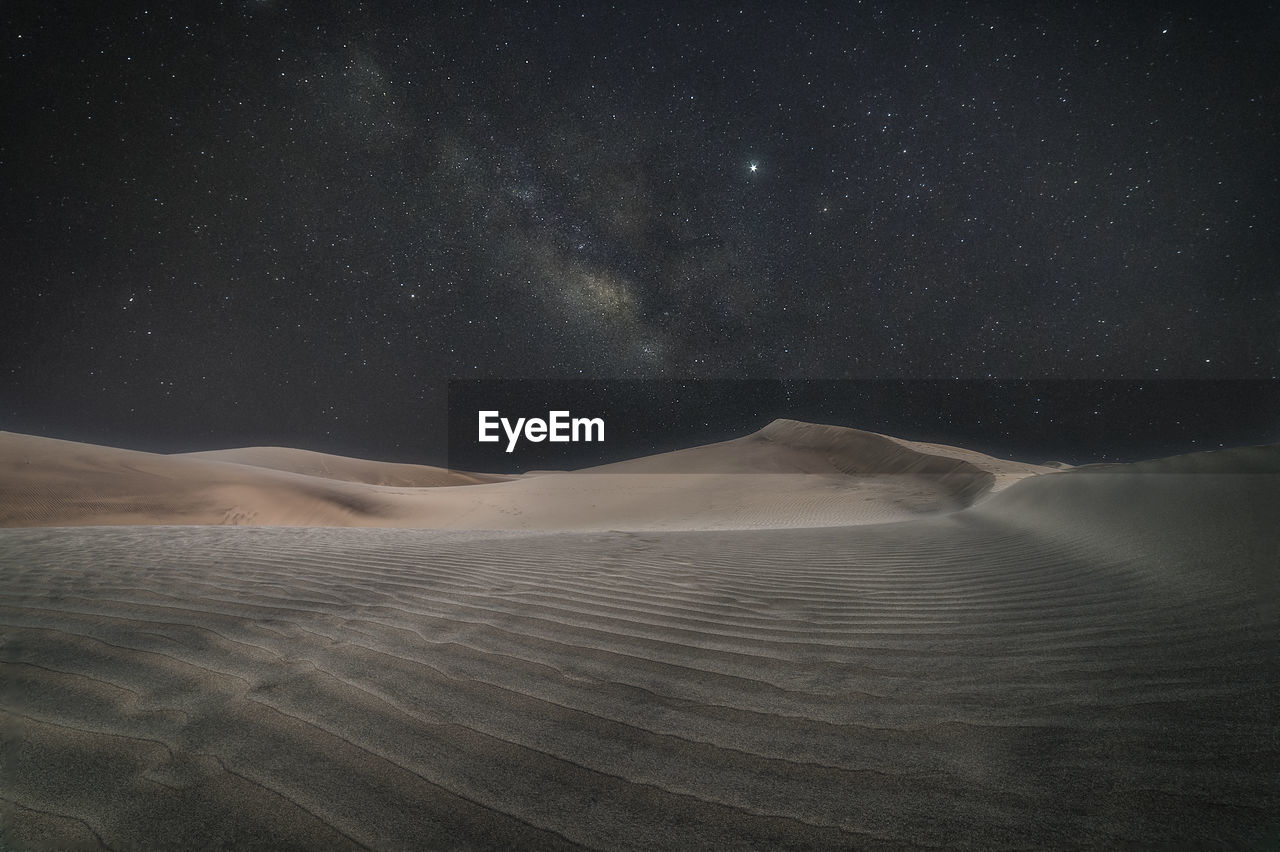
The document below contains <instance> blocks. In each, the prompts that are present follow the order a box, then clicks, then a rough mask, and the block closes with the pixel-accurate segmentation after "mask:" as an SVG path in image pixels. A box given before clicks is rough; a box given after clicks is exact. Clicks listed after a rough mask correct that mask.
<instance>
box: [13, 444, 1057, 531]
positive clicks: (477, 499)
mask: <svg viewBox="0 0 1280 852" xmlns="http://www.w3.org/2000/svg"><path fill="white" fill-rule="evenodd" d="M1050 471H1051V469H1050V468H1044V467H1037V466H1035V465H1027V464H1022V463H1020V462H1012V461H1007V460H1003V459H995V458H992V457H990V456H984V455H982V454H980V453H973V452H970V451H968V450H961V449H958V448H954V447H942V446H938V445H912V444H910V442H903V441H898V440H896V439H891V438H887V437H885V436H882V435H877V434H874V433H871V432H863V431H860V430H857V429H848V428H844V427H839V426H820V425H815V424H808V423H799V422H796V421H791V420H779V421H775V422H774V423H771V424H769V425H768V426H766V427H765V428H764V429H761V430H760V431H758V432H755V433H753V434H751V435H748V436H745V437H743V438H738V439H735V440H732V441H725V442H722V443H719V444H711V445H707V446H703V447H694V448H690V449H687V450H679V451H676V452H672V453H664V454H661V455H656V456H650V457H646V458H642V459H634V460H631V461H626V462H619V463H616V464H612V465H603V466H600V467H594V468H586V469H584V470H579V471H571V472H550V473H543V474H540V475H537V476H527V477H502V476H494V475H484V474H469V473H462V472H456V471H448V470H445V469H443V468H431V467H425V466H417V465H392V464H386V463H380V462H368V461H364V460H360V459H344V458H341V457H338V456H327V455H324V454H321V453H311V452H307V451H303V450H288V449H283V448H278V447H260V448H249V449H243V450H227V451H214V452H204V453H191V454H182V455H157V454H153V453H142V452H137V451H133V450H123V449H115V448H110V447H98V446H93V445H90V444H76V443H72V442H68V441H57V440H53V439H49V438H41V437H36V436H31V435H16V434H13V433H0V526H65V525H83V524H93V525H115V524H237V525H250V526H309V525H311V526H384V527H430V528H433V529H524V530H547V529H562V530H608V529H618V530H632V531H642V530H680V529H686V530H705V529H749V528H776V527H788V526H791V527H794V526H800V527H817V526H845V525H849V524H857V523H884V522H889V521H902V520H912V519H915V518H919V517H922V516H925V515H930V514H936V513H937V512H941V511H952V510H955V509H960V508H963V507H965V506H967V505H970V504H971V503H973V502H974V501H976V500H979V499H982V498H984V497H986V496H988V495H990V494H993V493H995V492H996V491H998V490H1000V489H1002V488H1003V487H1005V486H1007V485H1008V484H1009V483H1010V482H1012V481H1014V480H1016V479H1019V478H1024V477H1026V476H1032V475H1037V474H1041V473H1046V472H1050ZM405 480H412V482H413V483H414V487H405ZM463 483H467V484H463ZM472 483H478V484H472ZM422 486H432V487H422Z"/></svg>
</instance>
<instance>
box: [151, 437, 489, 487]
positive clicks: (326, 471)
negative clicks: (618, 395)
mask: <svg viewBox="0 0 1280 852" xmlns="http://www.w3.org/2000/svg"><path fill="white" fill-rule="evenodd" d="M176 457H177V458H183V459H205V460H207V461H218V462H232V463H233V464H242V465H249V466H250V467H265V468H268V469H270V470H283V471H287V472H289V473H302V474H306V475H307V476H318V477H320V478H321V479H336V480H338V481H340V482H364V483H367V484H369V485H406V486H410V487H413V488H434V487H440V486H447V485H475V484H477V483H481V482H505V481H507V480H508V479H510V478H511V477H509V476H503V475H500V474H492V473H471V472H469V471H463V470H449V469H448V468H443V467H433V466H431V465H425V464H399V463H396V462H381V461H370V460H368V459H356V458H349V457H347V456H335V455H332V454H330V453H317V452H314V451H312V450H297V449H292V448H290V447H241V448H238V449H234V450H205V451H204V452H199V453H178V454H176Z"/></svg>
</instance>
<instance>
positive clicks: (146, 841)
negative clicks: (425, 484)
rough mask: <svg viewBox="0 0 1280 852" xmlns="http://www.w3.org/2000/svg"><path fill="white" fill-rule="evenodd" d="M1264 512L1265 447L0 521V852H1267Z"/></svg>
mask: <svg viewBox="0 0 1280 852" xmlns="http://www.w3.org/2000/svg"><path fill="white" fill-rule="evenodd" d="M856 440H861V439H860V438H859V439H856ZM205 463H207V464H212V463H211V462H205ZM655 464H657V463H655ZM282 475H283V474H282ZM641 475H644V474H641ZM649 475H654V476H670V475H671V474H665V473H655V474H649ZM702 475H705V476H732V475H734V474H729V473H719V474H717V473H706V474H702ZM741 475H745V476H747V477H749V478H751V477H754V476H763V474H741ZM787 475H799V474H783V476H787ZM811 475H813V476H816V477H818V478H822V477H823V476H824V474H822V473H815V474H811ZM611 476H612V475H611V474H608V473H605V474H600V475H599V477H600V481H602V482H607V481H610V477H611ZM628 476H630V474H628ZM541 478H542V477H538V478H536V479H541ZM587 478H590V476H589V475H588V476H587V477H584V479H587ZM530 481H531V482H532V481H534V480H532V479H531V480H530ZM516 484H519V483H518V482H516V483H502V484H500V486H506V485H516ZM500 486H499V485H477V486H471V488H474V489H495V488H498V487H500ZM441 490H444V491H448V490H449V489H426V490H424V491H425V496H431V495H434V494H437V493H438V492H440V491H441ZM461 490H465V489H461ZM774 508H775V509H777V508H778V507H777V506H775V507H774ZM1277 518H1280V447H1259V448H1245V449H1240V450H1233V451H1225V452H1219V453H1206V454H1197V455H1194V456H1186V457H1178V458H1174V459H1166V460H1160V461H1157V462H1151V463H1144V464H1141V465H1125V466H1096V467H1085V468H1080V469H1076V470H1073V471H1070V472H1064V473H1056V474H1053V475H1051V476H1037V477H1033V478H1029V479H1027V480H1025V481H1022V482H1018V483H1016V484H1013V485H1011V486H1009V487H1007V488H1005V489H1004V490H1002V491H1001V492H1000V493H998V494H994V495H992V496H989V497H986V498H985V499H982V500H980V501H978V502H977V503H975V504H974V505H972V506H970V507H969V508H967V509H964V510H961V511H955V512H950V513H946V514H934V515H929V516H921V517H918V518H917V519H915V520H911V521H905V522H897V523H889V524H871V525H861V526H859V525H849V526H843V527H841V526H828V527H824V528H816V529H801V528H792V529H782V528H775V529H757V530H750V529H747V530H702V531H682V532H662V531H647V532H640V533H622V532H607V531H601V532H563V531H562V532H554V533H551V532H538V533H519V532H511V531H507V532H502V531H448V530H425V529H416V530H415V529H335V528H326V529H322V528H280V527H276V528H268V527H258V528H225V527H216V526H168V527H165V526H148V527H141V526H118V527H80V528H61V529H52V528H34V529H7V530H0V560H2V561H3V569H2V570H0V636H3V640H0V667H2V668H3V672H4V674H3V683H4V687H3V701H2V702H0V703H2V705H3V716H4V720H5V721H4V727H3V730H4V736H5V744H4V748H3V754H4V765H3V767H2V770H0V800H3V804H0V808H3V811H2V812H0V824H2V825H3V832H2V833H0V841H3V842H4V843H7V844H8V847H9V848H15V849H101V848H109V849H146V850H151V849H155V850H161V849H163V850H173V849H196V848H200V849H207V848H236V849H263V850H266V849H270V850H286V849H306V850H328V849H378V850H410V849H515V848H518V849H542V848H547V849H551V848H556V849H560V848H592V849H609V850H626V849H673V848H679V849H703V848H706V849H787V848H790V849H850V848H856V849H904V848H912V849H918V848H948V849H952V848H969V849H1026V848H1096V849H1114V848H1232V849H1236V848H1256V849H1265V848H1270V847H1272V846H1274V843H1275V841H1276V839H1277V838H1278V837H1280V817H1278V816H1277V814H1280V740H1277V739H1276V737H1275V731H1276V724H1277V717H1276V707H1277V706H1278V705H1277V696H1278V695H1280V524H1277V523H1275V521H1276V519H1277Z"/></svg>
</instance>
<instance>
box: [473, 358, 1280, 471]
mask: <svg viewBox="0 0 1280 852" xmlns="http://www.w3.org/2000/svg"><path fill="white" fill-rule="evenodd" d="M448 418H449V423H448V427H449V455H448V464H449V466H450V467H452V468H455V469H463V470H480V471H492V472H512V473H516V472H523V471H528V470H535V469H558V470H567V469H578V468H582V467H588V466H592V465H598V464H605V463H609V462H615V461H621V460H625V459H630V458H636V457H639V456H646V455H652V454H655V453H661V452H666V451H670V450H676V449H681V448H685V447H691V446H697V445H700V444H707V443H711V442H715V441H723V440H726V439H730V438H736V437H741V436H743V435H746V434H749V433H751V432H754V431H756V430H758V429H760V428H762V427H764V426H766V425H767V424H768V423H770V422H771V421H773V420H775V419H779V418H786V419H792V420H801V421H807V422H813V423H824V424H831V425H838V426H848V427H852V428H855V429H862V430H866V431H871V432H878V433H881V434H886V435H891V436H893V437H897V438H905V439H908V440H913V441H926V442H932V443H943V444H950V445H953V446H958V447H963V448H966V449H972V450H977V451H979V452H984V453H988V454H991V455H995V456H998V457H1002V458H1012V459H1017V460H1019V461H1027V462H1034V463H1041V462H1045V461H1063V462H1067V463H1069V464H1087V463H1093V462H1115V461H1140V460H1143V459H1150V458H1158V457H1162V456H1168V455H1176V454H1181V453H1189V452H1196V451H1198V450H1206V449H1218V448H1221V447H1231V446H1241V445H1248V444H1263V443H1273V442H1277V441H1280V382H1277V381H1251V380H1250V381H1191V380H1187V381H1182V380H1162V381H1083V380H1036V381H980V380H910V381H901V380H893V381H888V380H885V381H879V380H874V381H868V380H803V381H779V380H741V381H730V380H726V381H599V380H583V381H551V380H525V379H512V380H483V381H477V380H456V381H451V382H450V383H449V406H448Z"/></svg>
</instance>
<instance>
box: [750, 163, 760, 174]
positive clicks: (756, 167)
mask: <svg viewBox="0 0 1280 852" xmlns="http://www.w3.org/2000/svg"><path fill="white" fill-rule="evenodd" d="M758 168H760V166H759V164H757V163H752V164H751V171H753V172H754V171H755V170H756V169H758Z"/></svg>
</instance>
